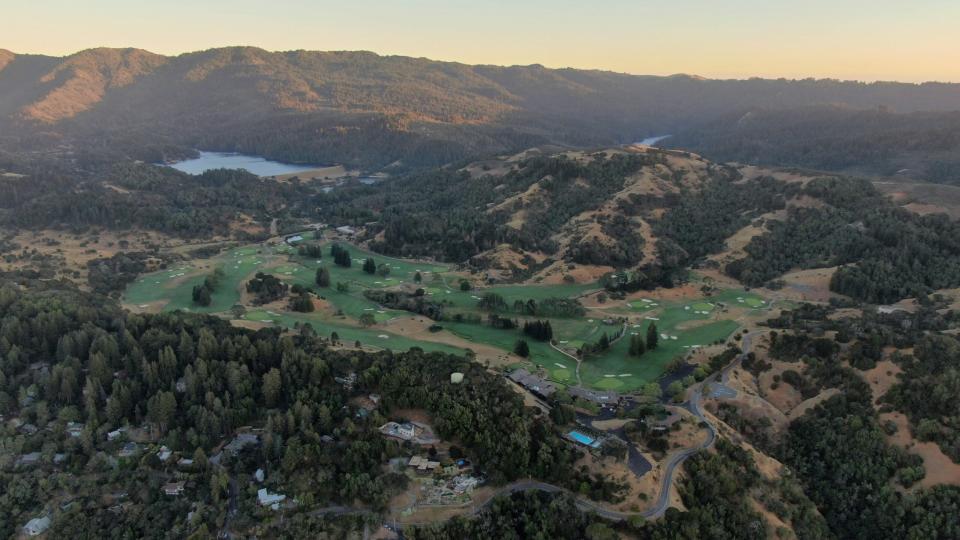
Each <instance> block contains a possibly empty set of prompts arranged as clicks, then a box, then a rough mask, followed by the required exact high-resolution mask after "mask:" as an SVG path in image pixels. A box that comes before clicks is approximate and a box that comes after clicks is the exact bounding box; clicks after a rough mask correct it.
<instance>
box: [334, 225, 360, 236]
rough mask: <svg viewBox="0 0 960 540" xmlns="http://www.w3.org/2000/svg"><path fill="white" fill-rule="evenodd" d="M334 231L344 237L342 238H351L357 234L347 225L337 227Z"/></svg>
mask: <svg viewBox="0 0 960 540" xmlns="http://www.w3.org/2000/svg"><path fill="white" fill-rule="evenodd" d="M336 230H337V232H338V233H340V234H342V235H344V236H353V235H355V234H357V230H356V229H354V228H353V227H351V226H349V225H343V226H341V227H337V229H336Z"/></svg>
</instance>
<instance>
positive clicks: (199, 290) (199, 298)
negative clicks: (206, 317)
mask: <svg viewBox="0 0 960 540" xmlns="http://www.w3.org/2000/svg"><path fill="white" fill-rule="evenodd" d="M211 301H212V297H211V295H210V289H208V288H207V287H206V285H204V284H200V285H194V286H193V303H194V304H197V305H198V306H204V307H206V306H209V305H210V302H211Z"/></svg>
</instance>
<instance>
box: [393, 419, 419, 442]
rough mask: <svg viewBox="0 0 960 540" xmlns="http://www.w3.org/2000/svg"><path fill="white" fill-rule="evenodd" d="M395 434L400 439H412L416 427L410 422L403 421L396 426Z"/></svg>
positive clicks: (415, 433)
mask: <svg viewBox="0 0 960 540" xmlns="http://www.w3.org/2000/svg"><path fill="white" fill-rule="evenodd" d="M397 434H398V435H400V438H402V439H407V440H409V439H412V438H414V437H415V436H416V435H417V432H416V428H414V427H413V424H411V423H410V422H404V423H402V424H400V425H399V426H397Z"/></svg>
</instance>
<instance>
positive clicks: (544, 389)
mask: <svg viewBox="0 0 960 540" xmlns="http://www.w3.org/2000/svg"><path fill="white" fill-rule="evenodd" d="M507 378H509V379H510V380H511V381H513V382H515V383H517V384H519V385H520V386H522V387H524V388H526V389H527V390H529V391H531V392H533V393H534V394H536V395H538V396H540V397H542V398H544V399H548V398H549V397H550V396H552V395H553V393H554V392H556V391H557V387H556V385H554V384H553V383H551V382H549V381H545V380H543V379H541V378H540V377H537V376H536V375H533V374H532V373H530V372H529V371H527V370H525V369H523V368H520V369H515V370H513V372H511V373H510V375H508V376H507Z"/></svg>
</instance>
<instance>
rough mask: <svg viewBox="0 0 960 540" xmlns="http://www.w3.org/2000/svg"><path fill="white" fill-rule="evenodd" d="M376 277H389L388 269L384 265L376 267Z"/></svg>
mask: <svg viewBox="0 0 960 540" xmlns="http://www.w3.org/2000/svg"><path fill="white" fill-rule="evenodd" d="M377 275H378V276H380V277H387V276H389V275H390V267H389V266H387V265H386V264H381V265H380V266H378V267H377Z"/></svg>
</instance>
